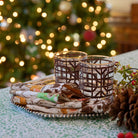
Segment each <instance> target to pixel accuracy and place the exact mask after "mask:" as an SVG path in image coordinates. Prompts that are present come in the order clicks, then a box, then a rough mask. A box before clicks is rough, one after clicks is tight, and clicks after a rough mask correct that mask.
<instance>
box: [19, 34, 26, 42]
mask: <svg viewBox="0 0 138 138" xmlns="http://www.w3.org/2000/svg"><path fill="white" fill-rule="evenodd" d="M20 41H21V42H22V43H23V42H25V41H26V39H25V36H24V35H23V34H20Z"/></svg>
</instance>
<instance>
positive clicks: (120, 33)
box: [0, 0, 138, 87]
mask: <svg viewBox="0 0 138 138" xmlns="http://www.w3.org/2000/svg"><path fill="white" fill-rule="evenodd" d="M137 38H138V0H122V1H120V0H103V1H102V0H81V1H80V0H6V1H5V0H0V87H7V86H9V85H10V84H11V83H15V82H23V81H27V80H34V79H38V78H40V77H45V76H46V75H48V74H51V73H53V72H54V70H53V67H54V63H53V58H54V53H55V52H60V51H68V50H81V51H84V52H87V53H88V54H97V55H107V56H115V55H118V54H121V53H124V52H128V51H131V50H135V49H138V39H137Z"/></svg>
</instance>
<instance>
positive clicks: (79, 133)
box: [0, 50, 138, 138]
mask: <svg viewBox="0 0 138 138" xmlns="http://www.w3.org/2000/svg"><path fill="white" fill-rule="evenodd" d="M115 60H118V61H120V62H121V64H130V65H131V66H133V67H137V68H138V50H136V51H133V52H129V53H126V54H122V55H119V56H116V57H115ZM116 77H118V78H119V76H116ZM9 89H10V88H5V89H0V138H57V137H58V138H62V137H63V138H79V137H81V138H115V137H116V136H117V134H118V133H119V132H127V130H126V129H125V128H124V127H118V126H117V125H116V122H115V121H111V120H110V118H108V117H99V118H93V117H91V118H88V117H87V118H71V119H48V118H42V117H40V116H37V115H34V114H31V113H28V112H27V111H25V110H24V109H21V108H19V107H16V106H15V105H13V104H12V103H11V102H10V94H9Z"/></svg>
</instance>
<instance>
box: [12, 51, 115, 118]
mask: <svg viewBox="0 0 138 138" xmlns="http://www.w3.org/2000/svg"><path fill="white" fill-rule="evenodd" d="M89 57H90V56H87V54H86V53H84V52H81V51H68V52H64V51H62V52H60V53H59V54H57V53H56V54H55V79H53V78H43V79H39V80H36V81H31V82H26V83H17V84H13V85H12V86H11V90H10V93H11V94H12V98H11V100H12V102H13V103H14V104H16V105H20V106H22V107H24V108H25V109H27V110H29V111H33V112H34V111H35V112H39V113H42V114H45V115H50V116H51V115H54V116H57V115H59V116H60V115H61V116H63V115H71V116H72V115H75V116H76V115H86V116H87V115H90V116H91V115H92V116H95V115H105V114H108V113H109V107H110V104H111V103H112V98H113V95H112V92H113V71H114V61H113V60H111V59H110V58H109V57H106V56H95V57H94V56H93V58H91V60H90V58H89ZM88 61H90V62H91V63H89V64H91V66H90V68H87V67H88V66H89V65H88ZM84 71H85V72H84ZM82 74H83V75H82ZM82 80H83V81H82ZM86 85H87V89H86ZM88 89H89V93H90V94H88ZM85 91H87V92H85ZM86 93H87V94H86Z"/></svg>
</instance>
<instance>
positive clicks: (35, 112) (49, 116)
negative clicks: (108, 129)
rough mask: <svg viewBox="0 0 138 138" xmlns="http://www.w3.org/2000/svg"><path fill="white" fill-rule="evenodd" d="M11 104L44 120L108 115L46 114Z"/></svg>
mask: <svg viewBox="0 0 138 138" xmlns="http://www.w3.org/2000/svg"><path fill="white" fill-rule="evenodd" d="M11 103H12V104H13V105H15V106H16V107H19V108H21V109H23V110H25V111H27V112H28V113H32V114H34V115H37V116H40V117H44V118H74V117H75V118H77V117H100V116H106V115H108V113H75V114H48V113H43V112H38V111H33V110H29V109H28V108H26V107H25V106H22V105H18V104H14V103H13V102H12V101H11Z"/></svg>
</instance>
